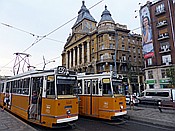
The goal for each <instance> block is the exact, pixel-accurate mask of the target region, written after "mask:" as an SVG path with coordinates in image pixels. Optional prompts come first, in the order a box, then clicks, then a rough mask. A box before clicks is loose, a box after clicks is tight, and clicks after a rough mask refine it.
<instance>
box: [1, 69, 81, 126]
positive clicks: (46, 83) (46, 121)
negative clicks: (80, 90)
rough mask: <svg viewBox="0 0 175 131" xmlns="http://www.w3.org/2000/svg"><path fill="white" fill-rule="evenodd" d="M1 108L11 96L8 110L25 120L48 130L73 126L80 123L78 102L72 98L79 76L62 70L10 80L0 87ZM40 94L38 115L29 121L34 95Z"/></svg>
mask: <svg viewBox="0 0 175 131" xmlns="http://www.w3.org/2000/svg"><path fill="white" fill-rule="evenodd" d="M0 85H1V86H0V89H1V90H0V105H1V106H2V105H3V99H4V97H5V94H6V93H9V96H10V97H9V98H10V102H9V106H6V107H5V108H6V110H9V111H11V112H12V113H14V114H16V115H18V116H20V117H22V118H23V119H25V120H27V121H29V122H32V123H35V124H39V125H41V126H45V127H49V128H57V127H62V126H67V125H72V124H73V123H74V122H75V121H76V120H78V98H77V96H75V95H73V94H74V93H73V91H74V88H75V87H76V86H77V75H76V73H75V72H73V71H69V70H67V69H66V68H64V67H62V66H59V67H57V68H56V69H53V70H35V71H29V72H26V73H23V74H20V75H16V76H13V77H9V78H8V79H7V80H6V81H2V82H1V84H0ZM33 91H35V92H37V95H38V97H37V113H36V114H35V119H33V118H30V111H29V109H30V102H31V98H32V92H33Z"/></svg>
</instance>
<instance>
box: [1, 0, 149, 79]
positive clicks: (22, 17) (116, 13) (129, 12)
mask: <svg viewBox="0 0 175 131" xmlns="http://www.w3.org/2000/svg"><path fill="white" fill-rule="evenodd" d="M84 1H85V5H86V7H87V8H88V9H89V8H90V7H92V6H93V5H95V4H97V3H98V4H97V5H96V6H94V7H93V8H91V9H90V10H89V11H90V13H91V15H92V16H93V17H94V19H95V20H96V21H97V22H99V21H100V18H101V14H102V12H103V11H104V9H105V5H107V9H108V10H109V11H110V13H111V15H112V18H113V20H114V21H115V23H120V24H124V25H127V27H128V29H129V30H133V29H136V28H138V27H140V20H139V17H137V18H135V16H137V15H139V12H138V10H139V9H140V5H144V4H145V3H146V1H147V0H102V2H100V1H101V0H84ZM139 3H141V4H140V5H139ZM81 5H82V0H0V75H1V76H3V75H13V73H12V72H13V65H14V63H15V58H16V56H15V55H14V53H16V52H20V53H27V54H30V55H31V57H29V61H30V65H32V66H35V67H36V68H37V69H42V68H43V56H44V58H45V59H46V63H48V64H47V65H46V68H45V69H50V68H54V67H56V66H58V65H61V53H62V50H63V47H64V44H65V42H66V39H67V37H68V36H69V34H70V33H71V28H72V26H73V25H74V23H75V21H76V19H74V20H72V21H71V22H69V23H68V24H66V25H64V24H65V23H67V22H68V21H70V20H71V19H72V18H74V17H76V16H77V15H78V11H79V10H80V8H81ZM135 10H137V11H136V12H135ZM3 24H7V25H10V27H8V26H5V25H3ZM62 25H64V26H62ZM60 26H62V27H61V28H59V27H60ZM57 28H59V29H58V30H56V31H54V30H55V29H57ZM52 31H54V32H53V33H51V32H52ZM133 32H135V33H139V34H140V32H141V30H140V29H137V30H134V31H133ZM49 33H51V34H49ZM31 34H34V36H33V35H31ZM47 34H49V35H48V36H47V37H46V38H44V39H42V40H41V41H39V42H38V43H36V44H34V45H33V46H32V44H33V43H34V42H35V40H36V38H37V35H38V36H44V35H47ZM39 38H41V37H39ZM50 39H52V40H50ZM52 60H55V62H51V63H49V61H52ZM22 65H23V64H22ZM22 65H21V66H22Z"/></svg>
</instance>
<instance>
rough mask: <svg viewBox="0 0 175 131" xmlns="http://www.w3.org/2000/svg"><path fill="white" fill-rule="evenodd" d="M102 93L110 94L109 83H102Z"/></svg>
mask: <svg viewBox="0 0 175 131" xmlns="http://www.w3.org/2000/svg"><path fill="white" fill-rule="evenodd" d="M103 94H112V91H111V84H110V83H103Z"/></svg>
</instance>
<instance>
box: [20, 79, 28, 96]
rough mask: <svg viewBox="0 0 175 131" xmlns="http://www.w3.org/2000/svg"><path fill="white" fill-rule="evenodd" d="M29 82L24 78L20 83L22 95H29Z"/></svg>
mask: <svg viewBox="0 0 175 131" xmlns="http://www.w3.org/2000/svg"><path fill="white" fill-rule="evenodd" d="M29 82H30V78H25V79H24V80H23V83H22V94H25V95H28V94H29Z"/></svg>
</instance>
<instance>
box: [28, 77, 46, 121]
mask: <svg viewBox="0 0 175 131" xmlns="http://www.w3.org/2000/svg"><path fill="white" fill-rule="evenodd" d="M42 91H43V76H41V77H33V78H32V79H31V91H30V103H31V100H32V95H34V94H35V92H36V95H37V101H36V106H35V107H34V109H32V110H35V111H34V112H35V116H34V117H35V119H36V120H40V118H41V107H42ZM31 112H32V111H31V110H29V118H32V117H33V116H31V114H30V113H31Z"/></svg>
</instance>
